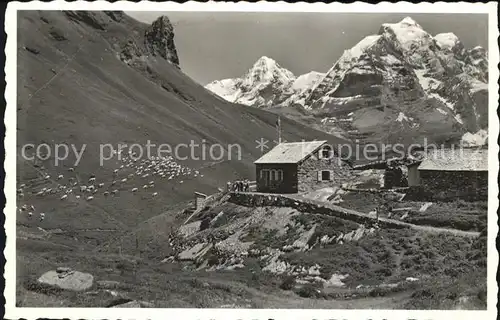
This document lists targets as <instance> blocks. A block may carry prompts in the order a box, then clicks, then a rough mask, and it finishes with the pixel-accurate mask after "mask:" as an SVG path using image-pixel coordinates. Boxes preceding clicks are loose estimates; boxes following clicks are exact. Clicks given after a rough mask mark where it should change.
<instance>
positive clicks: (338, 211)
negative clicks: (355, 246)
mask: <svg viewBox="0 0 500 320" xmlns="http://www.w3.org/2000/svg"><path fill="white" fill-rule="evenodd" d="M244 194H245V196H247V197H252V196H255V197H262V198H268V199H276V201H272V200H270V201H268V202H264V203H263V204H262V206H276V207H280V206H290V207H293V208H296V209H299V210H300V207H301V206H302V207H303V206H304V205H307V206H309V207H311V208H312V211H311V212H310V213H313V214H316V212H314V210H318V211H321V213H318V214H323V215H329V216H334V217H338V218H341V219H349V220H352V221H355V222H358V223H366V222H371V223H376V222H378V224H379V225H381V227H388V228H411V229H414V230H418V231H423V232H433V233H449V234H452V235H455V236H459V237H468V238H477V237H479V232H477V231H463V230H457V229H447V228H438V227H432V226H423V225H416V224H412V223H408V222H403V221H399V220H393V219H388V218H379V219H378V221H377V219H376V218H375V217H372V216H370V215H368V214H366V213H363V212H359V211H355V210H352V209H347V208H344V207H340V206H338V205H334V204H330V203H326V202H323V201H318V200H312V199H306V198H303V197H301V196H300V195H284V194H271V193H269V194H267V193H257V192H245V193H244ZM237 204H240V203H237ZM240 205H245V204H240Z"/></svg>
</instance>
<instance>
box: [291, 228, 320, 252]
mask: <svg viewBox="0 0 500 320" xmlns="http://www.w3.org/2000/svg"><path fill="white" fill-rule="evenodd" d="M315 231H316V225H314V226H313V227H312V228H311V229H309V231H306V232H304V233H303V234H302V235H301V236H300V238H299V239H297V240H295V242H294V243H293V244H292V246H293V248H294V249H297V250H300V251H305V250H307V249H308V248H309V247H308V245H307V244H308V243H309V240H311V237H312V236H313V235H314V232H315Z"/></svg>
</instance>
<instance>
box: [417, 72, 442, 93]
mask: <svg viewBox="0 0 500 320" xmlns="http://www.w3.org/2000/svg"><path fill="white" fill-rule="evenodd" d="M426 73H427V70H425V69H415V74H416V75H417V78H418V82H419V83H420V86H422V89H424V90H425V91H428V90H435V89H437V88H438V87H439V85H440V84H441V81H439V80H436V79H434V78H431V77H427V76H425V74H426Z"/></svg>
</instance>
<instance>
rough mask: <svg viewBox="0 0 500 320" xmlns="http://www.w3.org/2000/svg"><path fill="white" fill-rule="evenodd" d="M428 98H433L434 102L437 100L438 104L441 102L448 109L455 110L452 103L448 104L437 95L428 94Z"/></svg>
mask: <svg viewBox="0 0 500 320" xmlns="http://www.w3.org/2000/svg"><path fill="white" fill-rule="evenodd" d="M429 96H430V97H432V98H435V99H436V100H439V101H440V102H442V103H443V104H444V105H445V106H446V107H448V108H449V109H451V110H455V105H454V104H453V103H451V102H449V101H448V100H446V99H445V98H443V97H441V96H440V95H439V94H437V93H431V94H429ZM459 122H460V121H459ZM460 123H461V122H460Z"/></svg>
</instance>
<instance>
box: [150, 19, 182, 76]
mask: <svg viewBox="0 0 500 320" xmlns="http://www.w3.org/2000/svg"><path fill="white" fill-rule="evenodd" d="M144 45H145V47H146V49H147V50H148V52H149V53H150V54H152V55H153V56H160V57H162V58H164V59H165V60H167V61H169V62H170V63H172V64H173V65H175V66H179V57H178V55H177V49H176V48H175V44H174V27H173V26H172V23H171V22H170V20H169V19H168V18H167V17H166V16H161V17H159V18H158V19H156V20H155V21H154V22H153V23H152V24H151V26H149V27H148V28H147V29H146V31H145V33H144Z"/></svg>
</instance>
